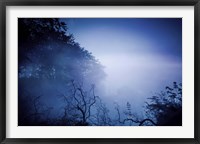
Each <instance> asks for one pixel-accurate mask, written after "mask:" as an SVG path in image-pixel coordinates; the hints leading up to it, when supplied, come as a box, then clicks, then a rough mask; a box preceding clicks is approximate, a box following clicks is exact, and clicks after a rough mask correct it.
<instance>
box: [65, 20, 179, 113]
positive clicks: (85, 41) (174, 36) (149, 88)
mask: <svg viewBox="0 0 200 144" xmlns="http://www.w3.org/2000/svg"><path fill="white" fill-rule="evenodd" d="M62 21H65V22H66V23H67V24H68V27H69V33H72V34H73V35H74V38H75V40H76V41H77V42H78V43H79V44H80V45H81V46H82V47H84V48H85V49H87V50H88V51H89V52H91V53H92V54H93V55H94V56H95V57H96V58H97V59H98V60H99V61H100V62H101V64H102V65H104V66H105V69H104V70H105V72H106V74H107V77H106V79H105V80H103V82H102V85H101V87H100V88H99V94H100V95H101V96H102V97H104V99H105V101H107V102H108V103H109V101H110V102H111V103H113V102H116V103H118V104H119V105H121V106H122V107H123V106H126V102H127V101H129V102H130V103H131V104H132V107H133V108H134V109H136V110H137V111H138V112H139V111H141V112H142V111H143V110H142V107H143V106H144V102H145V101H146V98H148V97H151V96H152V95H153V94H155V93H158V92H160V91H161V90H163V89H164V88H165V86H169V85H171V84H172V83H173V82H174V81H176V82H178V83H181V82H182V19H181V18H124V19H123V18H117V19H116V18H70V19H62Z"/></svg>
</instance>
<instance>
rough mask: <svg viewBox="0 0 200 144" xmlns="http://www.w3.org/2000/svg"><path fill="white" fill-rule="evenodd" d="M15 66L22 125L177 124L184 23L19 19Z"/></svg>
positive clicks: (160, 19)
mask: <svg viewBox="0 0 200 144" xmlns="http://www.w3.org/2000/svg"><path fill="white" fill-rule="evenodd" d="M63 22H64V23H63ZM65 23H66V24H65ZM36 27H37V28H36ZM18 63H19V66H18V70H19V74H18V76H19V78H18V82H19V83H18V84H19V86H18V92H19V93H18V95H19V104H18V106H19V107H18V112H19V113H18V117H19V125H61V126H66V125H67V126H76V125H78V126H79V125H82V126H89V125H98V126H105V125H106V126H114V125H116V126H118V125H140V124H141V125H143V122H142V121H143V120H145V119H146V120H147V121H150V125H181V122H182V86H181V83H182V19H181V18H62V19H51V18H50V19H43V18H41V19H34V18H33V19H26V18H25V19H19V60H18ZM155 95H156V97H155ZM153 96H154V98H153V99H151V100H152V101H151V102H150V105H149V104H148V103H146V102H147V101H148V102H149V98H151V97H153ZM155 103H156V104H157V105H156V104H155ZM147 104H148V105H147ZM151 104H152V105H151ZM147 106H149V107H147ZM147 111H148V114H149V115H147ZM152 113H153V116H152ZM166 117H169V119H167V120H165V119H166ZM163 119H164V120H163ZM175 119H178V121H176V120H175ZM144 125H148V123H145V124H144Z"/></svg>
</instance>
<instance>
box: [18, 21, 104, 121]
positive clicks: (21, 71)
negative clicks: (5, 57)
mask: <svg viewBox="0 0 200 144" xmlns="http://www.w3.org/2000/svg"><path fill="white" fill-rule="evenodd" d="M18 31H19V32H18V37H19V39H18V48H19V49H18V55H19V56H18V77H19V80H18V85H19V92H18V95H19V105H20V106H21V107H23V105H25V104H24V103H23V101H24V97H23V96H22V93H23V92H22V91H28V92H29V93H33V94H32V95H39V94H42V95H43V97H45V98H46V99H48V97H51V98H52V97H53V96H54V97H55V98H54V99H56V98H57V97H56V95H57V94H56V93H57V92H58V91H62V90H65V89H70V88H71V85H67V86H66V82H68V81H71V80H72V79H73V80H74V81H76V82H77V83H81V82H82V81H84V82H85V83H84V85H85V87H87V88H88V87H90V84H91V83H94V84H98V83H99V82H100V81H101V80H102V79H103V78H104V77H105V73H104V71H103V66H102V65H101V64H100V62H99V61H98V60H96V58H95V57H94V56H93V55H92V54H91V53H90V52H88V51H87V50H85V49H84V48H82V47H80V45H79V44H78V43H77V42H75V39H74V37H73V35H71V34H67V33H68V31H67V24H66V23H64V22H61V21H60V20H59V19H56V18H19V19H18ZM45 90H46V91H45ZM49 90H50V91H51V92H50V91H49ZM76 92H77V93H79V95H80V97H81V96H82V98H85V93H84V92H83V90H82V89H81V88H80V87H79V89H77V88H76ZM30 97H31V96H30ZM45 98H43V99H39V100H40V102H42V101H44V99H45ZM90 101H91V102H92V100H90ZM77 102H78V101H77ZM59 105H63V104H62V103H60V104H59ZM87 106H88V104H87ZM92 106H93V105H91V106H89V107H92ZM87 108H88V107H87ZM65 109H67V108H66V107H65ZM82 110H83V112H82V115H83V116H82V118H83V119H82V121H83V123H85V121H86V120H87V119H88V117H89V115H90V114H89V113H90V111H89V110H88V109H87V110H86V112H85V108H84V109H82V107H81V106H79V111H80V112H81V111H82ZM25 112H27V113H29V112H28V111H25ZM24 115H26V113H25V114H24ZM27 115H28V114H27ZM19 116H21V115H19ZM65 117H67V115H66V116H65ZM63 119H64V117H63Z"/></svg>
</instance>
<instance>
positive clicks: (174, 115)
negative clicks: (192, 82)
mask: <svg viewBox="0 0 200 144" xmlns="http://www.w3.org/2000/svg"><path fill="white" fill-rule="evenodd" d="M148 99H149V102H146V114H147V116H148V117H149V118H150V119H153V120H154V121H156V123H157V125H161V126H181V125H182V84H181V83H180V84H177V83H176V82H174V83H173V86H172V87H169V86H167V87H166V88H165V91H161V92H160V93H157V94H156V95H154V96H152V97H150V98H148Z"/></svg>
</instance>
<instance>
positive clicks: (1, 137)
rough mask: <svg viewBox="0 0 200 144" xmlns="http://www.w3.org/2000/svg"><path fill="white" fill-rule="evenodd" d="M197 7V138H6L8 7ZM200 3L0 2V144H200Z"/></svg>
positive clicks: (194, 0) (111, 0)
mask: <svg viewBox="0 0 200 144" xmlns="http://www.w3.org/2000/svg"><path fill="white" fill-rule="evenodd" d="M131 5H132V6H194V21H195V22H194V29H195V30H194V32H195V33H194V36H195V37H194V45H195V55H194V64H195V68H194V76H195V81H194V101H195V103H194V112H195V115H194V124H195V130H194V138H126V139H123V138H119V139H115V138H108V139H106V138H91V139H90V138H78V139H75V138H61V139H59V138H51V139H48V138H30V139H27V138H6V6H131ZM199 48H200V0H123V1H122V0H121V1H120V0H107V1H101V0H0V70H1V71H0V143H2V144H28V143H38V144H54V143H55V144H61V143H68V144H79V143H83V144H93V143H94V144H100V143H101V144H102V143H103V144H113V143H116V144H158V143H159V144H200V122H199V121H200V105H199V103H200V98H199V90H198V85H199V82H200V77H199V76H198V73H199V72H200V66H198V62H199V61H200V50H199Z"/></svg>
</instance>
